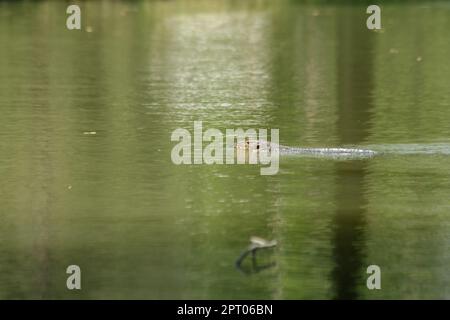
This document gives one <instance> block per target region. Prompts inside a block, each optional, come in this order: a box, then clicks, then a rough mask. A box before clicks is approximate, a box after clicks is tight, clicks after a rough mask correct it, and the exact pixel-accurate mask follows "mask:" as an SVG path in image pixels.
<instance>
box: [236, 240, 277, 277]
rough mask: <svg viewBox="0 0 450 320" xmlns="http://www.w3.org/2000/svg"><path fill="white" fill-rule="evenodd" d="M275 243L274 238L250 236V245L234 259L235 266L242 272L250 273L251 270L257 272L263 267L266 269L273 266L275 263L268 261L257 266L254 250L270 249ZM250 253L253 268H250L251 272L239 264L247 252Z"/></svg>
mask: <svg viewBox="0 0 450 320" xmlns="http://www.w3.org/2000/svg"><path fill="white" fill-rule="evenodd" d="M276 245H277V241H276V240H272V241H267V240H265V239H262V238H259V237H251V238H250V245H249V246H248V247H247V249H245V250H244V251H243V252H242V253H241V255H240V256H239V258H238V259H237V260H236V267H237V268H238V269H239V270H241V271H243V272H244V273H251V272H255V273H256V272H259V271H261V270H264V269H268V268H271V267H273V266H275V263H274V262H273V263H269V264H266V265H260V266H258V265H257V263H256V251H257V250H262V249H270V248H274V247H275V246H276ZM250 253H251V254H252V267H253V269H252V270H251V272H249V271H246V270H244V269H243V268H242V267H241V265H242V261H244V259H245V257H247V256H248V255H249V254H250Z"/></svg>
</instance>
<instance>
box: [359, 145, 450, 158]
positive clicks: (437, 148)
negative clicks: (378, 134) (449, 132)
mask: <svg viewBox="0 0 450 320" xmlns="http://www.w3.org/2000/svg"><path fill="white" fill-rule="evenodd" d="M366 148H367V149H370V150H373V151H375V152H376V153H379V154H392V155H408V154H410V155H427V154H428V155H438V154H441V155H450V143H430V144H420V143H407V144H381V145H380V144H378V145H367V146H364V149H366Z"/></svg>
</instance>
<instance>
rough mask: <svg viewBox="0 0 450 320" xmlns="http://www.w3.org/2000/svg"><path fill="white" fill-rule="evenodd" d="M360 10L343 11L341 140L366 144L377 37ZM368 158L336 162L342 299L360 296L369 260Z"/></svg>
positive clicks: (336, 275) (338, 294)
mask: <svg viewBox="0 0 450 320" xmlns="http://www.w3.org/2000/svg"><path fill="white" fill-rule="evenodd" d="M355 13H357V10H355V9H349V10H343V11H342V12H341V13H340V14H339V15H338V21H339V23H340V25H341V28H339V29H338V30H339V31H338V38H339V48H338V54H337V59H338V61H337V65H338V88H337V94H338V106H337V107H338V108H337V110H338V116H339V117H338V120H337V121H338V125H337V128H338V138H339V141H340V143H341V144H356V145H357V144H361V143H363V142H364V141H365V139H367V136H368V126H369V125H368V123H369V117H370V110H371V109H372V107H373V103H372V100H371V92H372V89H373V80H372V76H373V57H372V47H373V39H372V37H371V34H370V33H368V32H367V30H363V29H362V28H359V27H358V26H360V25H361V24H362V23H363V21H362V20H361V18H358V14H355ZM366 163H367V162H366V161H352V162H337V163H336V179H337V180H336V183H337V194H336V213H335V217H334V219H333V220H332V221H333V227H334V241H333V242H334V249H333V256H334V260H335V268H334V270H333V273H332V278H333V281H334V286H335V290H336V291H335V298H336V299H355V298H357V297H358V293H357V287H358V285H360V284H361V283H360V282H361V281H363V279H361V277H360V275H361V272H362V270H363V267H364V266H363V260H364V231H365V228H366V221H365V217H366V215H367V212H366V209H365V208H366V207H367V206H366V205H367V199H366V198H365V195H364V177H365V173H366V171H367V170H366V169H367V168H366Z"/></svg>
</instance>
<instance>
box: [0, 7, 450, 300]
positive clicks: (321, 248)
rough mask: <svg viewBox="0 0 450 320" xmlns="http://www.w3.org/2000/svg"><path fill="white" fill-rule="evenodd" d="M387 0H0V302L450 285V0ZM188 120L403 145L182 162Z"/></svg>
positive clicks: (316, 294) (303, 142) (428, 291)
mask: <svg viewBox="0 0 450 320" xmlns="http://www.w3.org/2000/svg"><path fill="white" fill-rule="evenodd" d="M73 3H76V4H79V5H80V8H81V14H82V30H80V31H77V30H73V31H69V30H67V29H66V18H67V17H68V15H67V14H66V12H65V11H66V8H67V6H68V5H69V4H73ZM378 3H380V4H381V9H382V12H381V17H382V30H380V31H376V32H374V31H370V30H368V29H367V28H366V19H367V17H368V15H367V14H366V13H365V9H366V2H365V1H362V2H357V1H344V2H341V1H339V2H337V1H287V0H286V1H285V0H280V1H268V0H267V1H266V0H264V1H263V0H255V1H232V0H223V1H205V0H199V1H187V0H186V1H182V0H180V1H85V2H76V1H75V2H72V1H70V2H69V1H0V112H1V113H0V177H1V183H0V298H2V299H19V298H26V299H41V298H47V299H79V298H84V299H100V298H103V299H106V298H112V299H116V298H125V299H132V298H143V299H147V298H149V299H155V298H158V299H169V298H170V299H180V298H183V299H207V298H210V299H216V298H224V299H240V298H246V299H309V298H317V299H380V298H387V299H405V298H413V299H417V298H426V299H429V298H441V299H442V298H447V299H448V298H450V289H449V288H450V286H449V285H450V273H449V271H448V265H449V263H450V250H449V243H450V241H449V240H450V219H449V214H450V198H449V191H450V162H449V155H445V154H442V153H441V154H439V153H433V152H430V153H429V154H418V153H417V154H416V153H415V152H414V150H416V149H421V148H427V146H430V145H436V144H439V145H440V146H441V148H442V149H443V150H444V151H447V153H448V152H449V151H450V147H448V146H449V145H450V125H449V123H450V121H449V120H450V108H449V107H450V98H449V93H450V91H449V84H450V83H449V75H450V64H449V57H450V41H449V37H448V31H449V30H450V5H449V3H448V2H428V1H415V2H411V1H408V2H407V1H394V2H392V1H391V2H387V1H382V2H378ZM195 120H202V121H203V125H204V128H218V129H221V130H224V129H225V128H239V127H240V128H279V129H280V142H281V143H282V144H285V145H290V146H339V145H357V146H371V147H373V148H374V149H377V148H378V149H379V150H392V151H393V152H392V153H391V154H389V155H385V156H380V157H376V158H373V159H368V160H359V161H335V160H327V159H308V158H282V159H281V164H280V172H279V173H278V174H277V175H275V176H260V175H259V167H258V166H244V165H240V166H237V165H235V166H232V165H222V166H220V165H213V166H207V165H200V166H176V165H174V164H172V162H171V160H170V151H171V149H172V147H173V146H174V143H172V142H171V141H170V134H171V132H172V131H173V130H174V129H176V128H179V127H182V128H187V129H189V130H192V129H193V121H195ZM85 132H96V134H95V135H86V134H84V133H85ZM444 153H445V152H444ZM253 235H257V236H261V237H264V238H267V239H276V240H277V241H278V242H279V245H278V248H277V249H276V250H275V251H274V252H270V253H266V254H264V255H261V256H259V257H258V259H259V260H258V261H259V263H262V264H264V263H265V262H267V261H268V262H269V263H270V262H274V263H275V264H276V265H275V266H274V267H272V268H268V269H265V270H262V271H261V272H257V273H250V274H245V273H242V272H240V271H239V270H237V269H236V268H235V267H234V261H235V259H236V258H237V257H238V255H239V254H240V252H241V251H242V250H243V249H244V248H245V247H246V246H247V244H248V239H249V237H250V236H253ZM245 263H246V265H245V266H244V267H245V268H247V269H246V270H247V271H248V269H249V267H250V266H249V265H248V261H246V262H245ZM71 264H76V265H79V266H80V267H81V270H82V290H81V291H69V290H67V288H66V278H67V276H68V275H67V274H66V273H65V270H66V268H67V266H68V265H71ZM371 264H376V265H379V266H380V268H381V272H382V289H381V290H373V291H370V290H368V289H367V288H366V278H367V276H368V275H367V274H366V268H367V266H369V265H371ZM250 270H251V269H250Z"/></svg>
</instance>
